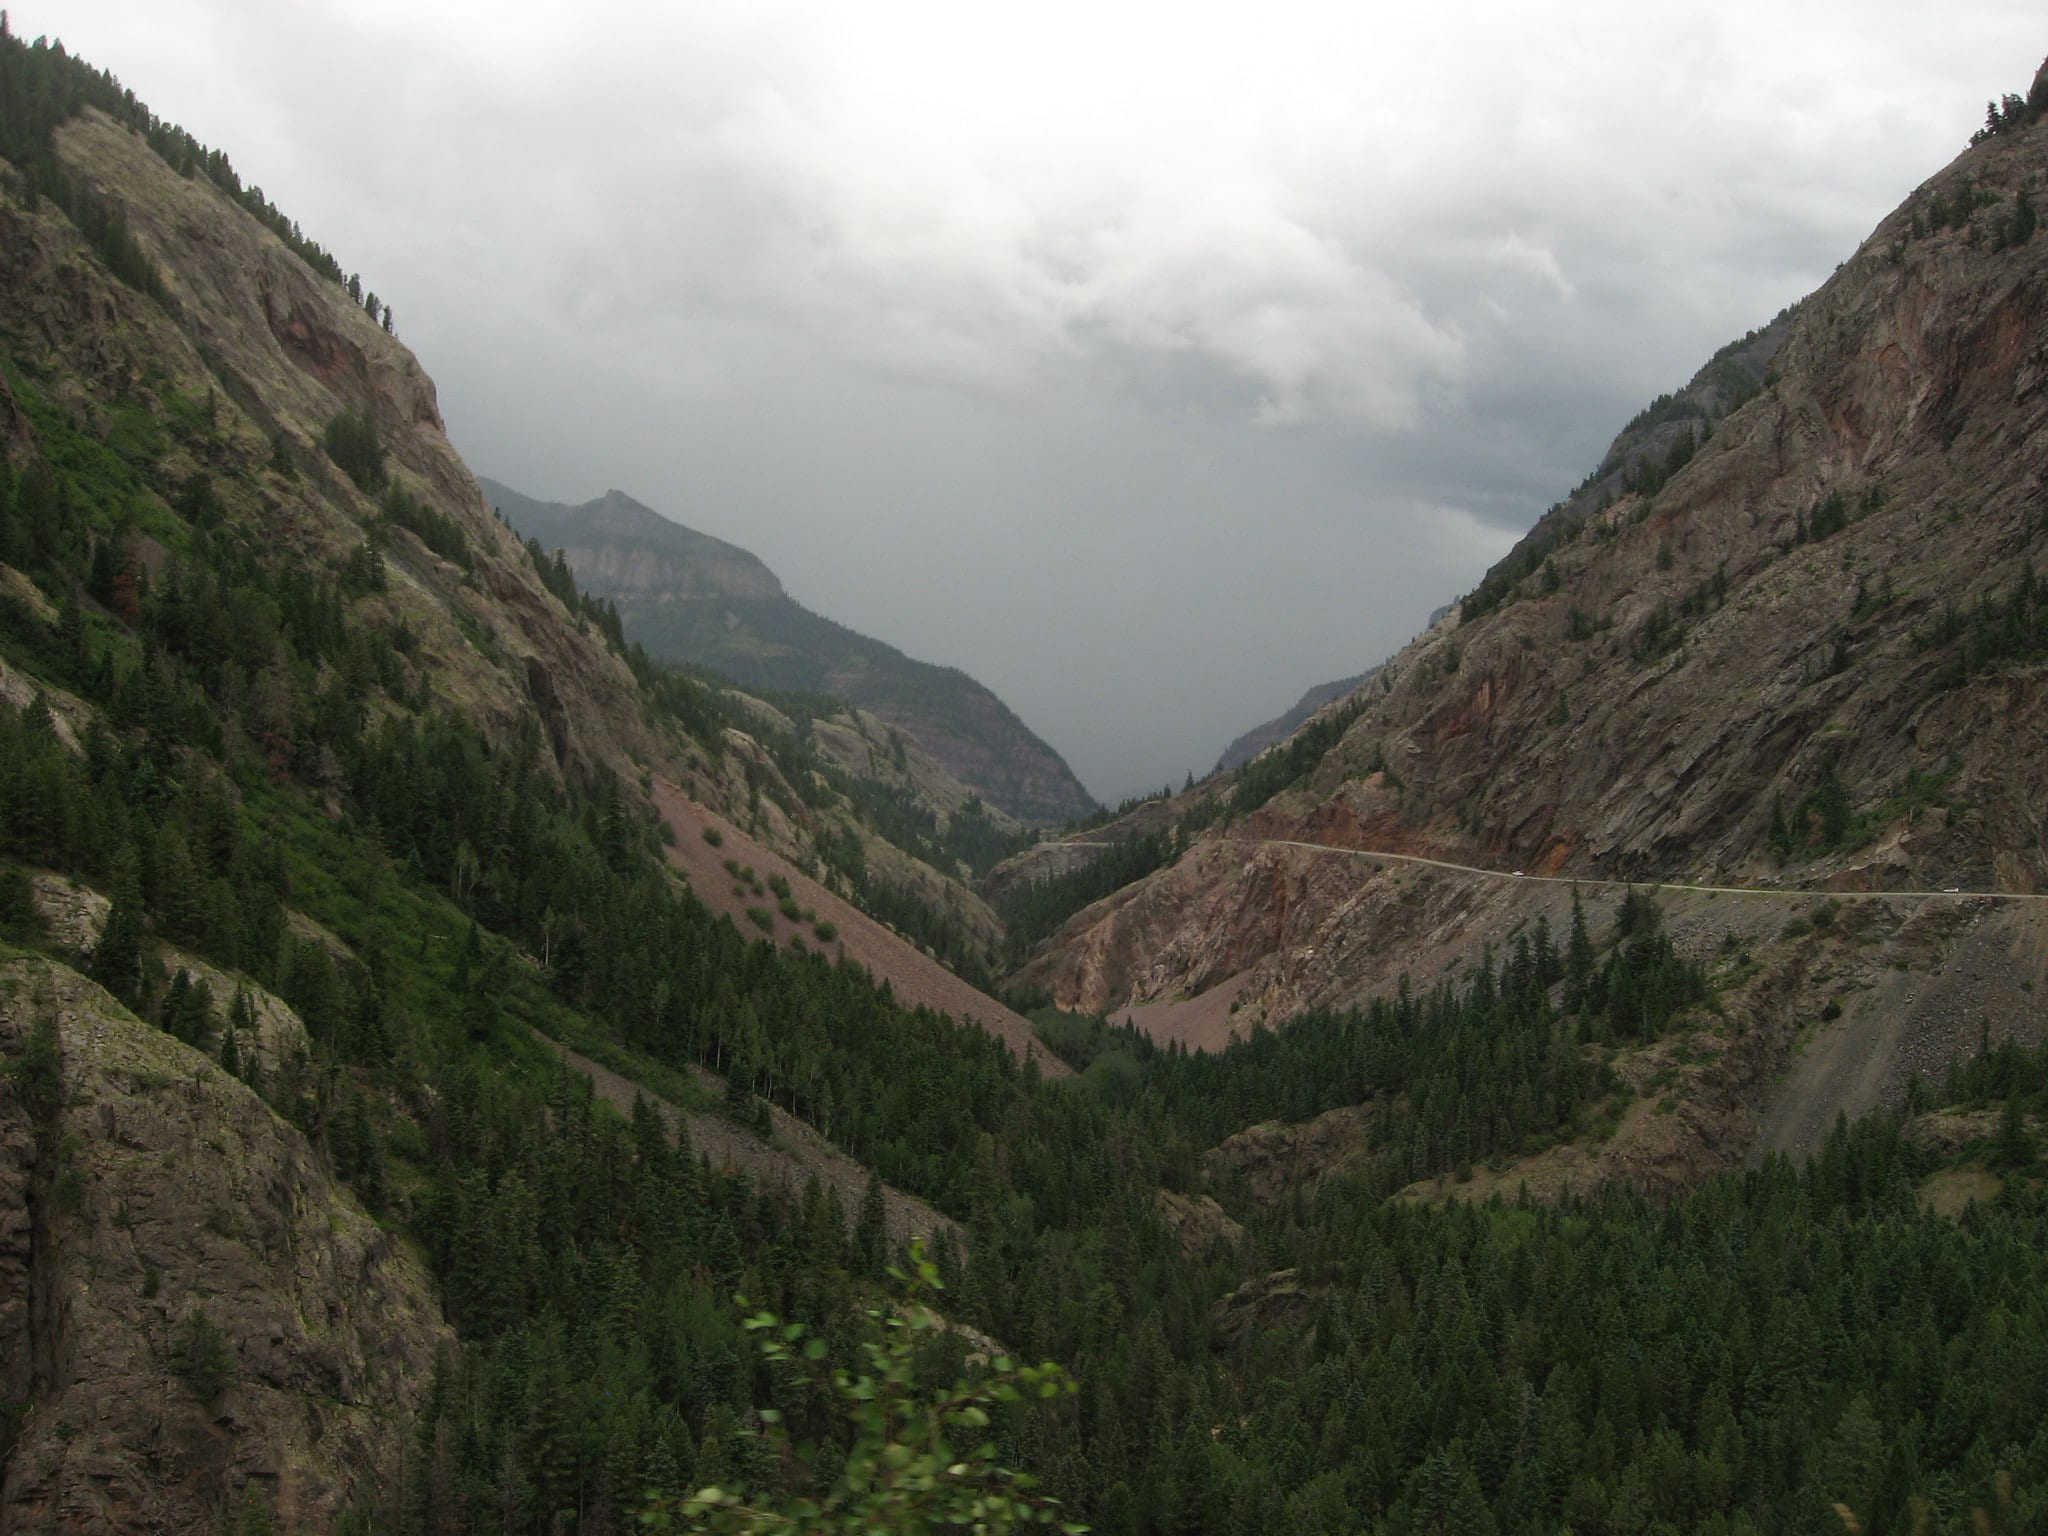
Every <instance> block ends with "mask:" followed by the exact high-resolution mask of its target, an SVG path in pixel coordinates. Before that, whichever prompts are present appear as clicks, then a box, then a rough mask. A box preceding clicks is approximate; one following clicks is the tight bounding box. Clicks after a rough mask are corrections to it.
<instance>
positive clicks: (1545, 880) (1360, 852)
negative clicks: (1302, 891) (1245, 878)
mask: <svg viewBox="0 0 2048 1536" xmlns="http://www.w3.org/2000/svg"><path fill="white" fill-rule="evenodd" d="M1217 841H1218V842H1222V843H1236V844H1239V845H1241V846H1244V847H1249V848H1303V849H1306V850H1307V851H1308V852H1310V853H1342V854H1348V855H1350V856H1351V857H1352V858H1354V859H1384V860H1386V861H1388V862H1389V863H1394V864H1421V865H1424V866H1426V867H1428V868H1430V869H1447V870H1449V871H1451V872H1452V873H1453V874H1458V875H1477V876H1479V877H1480V878H1481V879H1485V880H1522V881H1530V882H1533V883H1536V884H1539V885H1583V886H1589V887H1592V886H1611V887H1614V888H1615V889H1618V890H1626V889H1629V888H1631V887H1633V888H1634V889H1636V890H1639V891H1699V892H1701V893H1703V894H1705V895H1709V896H1766V897H1776V898H1777V899H1779V900H1781V901H1782V900H1802V899H1804V898H1807V897H1812V896H1827V897H1831V898H1833V899H1834V900H1836V901H2048V892H2034V891H1965V890H1961V889H1956V890H1946V891H1829V890H1811V889H1807V888H1803V887H1788V888H1784V889H1779V888H1776V887H1772V886H1763V885H1685V884H1681V883H1680V882H1678V881H1673V880H1609V879H1606V878H1604V877H1602V876H1599V875H1525V874H1522V873H1521V872H1520V871H1510V870H1504V869H1481V868H1479V867H1478V866H1477V865H1475V864H1454V863H1452V862H1451V861H1450V860H1449V859H1430V858H1424V857H1423V856H1422V855H1421V854H1419V853H1380V852H1377V851H1375V850H1373V849H1371V848H1343V847H1339V846H1338V845H1337V844H1335V843H1303V842H1296V841H1295V840H1293V839H1292V838H1285V837H1224V838H1218V839H1217ZM1045 846H1047V847H1052V846H1062V847H1067V848H1114V847H1116V846H1117V845H1116V844H1115V843H1084V842H1080V841H1072V842H1066V843H1063V844H1058V845H1054V844H1046V845H1045Z"/></svg>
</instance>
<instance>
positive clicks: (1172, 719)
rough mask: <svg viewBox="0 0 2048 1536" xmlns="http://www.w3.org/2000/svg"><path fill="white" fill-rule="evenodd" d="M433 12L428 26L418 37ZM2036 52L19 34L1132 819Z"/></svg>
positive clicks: (264, 20)
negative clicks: (978, 692)
mask: <svg viewBox="0 0 2048 1536" xmlns="http://www.w3.org/2000/svg"><path fill="white" fill-rule="evenodd" d="M423 9H425V14H421V12H422V10H423ZM2039 20H2040V17H2039V12H2038V7H2037V5H2035V4H2032V3H2029V4H2000V3H1984V4H1975V5H1959V6H1949V7H1944V8H1940V9H1939V10H1937V8H1934V7H1929V6H1926V5H1924V4H1918V5H1912V4H1904V3H1894V0H1875V3H1861V4H1846V3H1843V4H1827V5H1819V4H1798V3H1783V0H1779V3H1774V4H1769V5H1765V4H1752V3H1748V0H1737V3H1731V4H1723V5H1721V6H1718V7H1714V8H1711V9H1706V8H1697V7H1694V8H1685V9H1683V10H1682V11H1681V10H1680V9H1679V8H1673V7H1651V6H1644V5H1641V4H1640V3H1636V4H1630V5H1621V4H1597V3H1588V4H1574V5H1570V6H1530V5H1527V4H1478V3H1454V4H1439V5H1435V6H1432V7H1427V8H1425V7H1419V6H1418V7H1405V8H1393V7H1387V6H1381V5H1336V4H1330V5H1304V4H1266V5H1262V6H1259V7H1252V6H1250V5H1236V6H1227V7H1226V6H1201V5H1188V4H1175V5H1164V4H1160V5H1149V4H1148V5H1126V6H1103V5H1099V4H1090V5H1081V4H1068V3H1064V0H1047V3H1037V4H1033V5H1030V6H1014V7H1002V8H997V7H991V6H963V5H960V4H958V3H957V0H954V3H951V4H899V3H891V0H868V3H864V4H862V5H858V6H845V5H825V4H813V5H784V4H765V3H748V4H720V3H709V4H686V5H679V6H663V7H654V6H646V5H639V4H628V3H623V0H595V3H587V4H584V5H581V6H576V7H562V6H537V5H527V4H524V3H522V0H501V3H498V4H493V5H489V6H485V5H480V4H437V5H433V6H432V7H431V8H421V7H418V6H416V5H413V4H398V3H392V0H373V3H368V4H364V3H351V4H348V5H342V4H340V3H338V0H302V3H294V4H276V3H255V0H191V3H186V4H180V5H178V6H175V7H170V6H164V5H162V4H161V3H148V0H65V3H63V4H62V5H58V6H50V5H47V4H44V3H31V4H29V5H26V6H17V7H15V8H14V17H13V23H14V27H15V30H16V31H17V32H19V33H22V34H25V35H34V34H35V33H37V32H38V31H44V32H49V33H51V34H52V35H56V36H61V37H62V38H63V39H64V40H65V41H66V42H67V44H69V45H70V46H72V47H73V48H74V49H76V50H77V51H79V52H82V53H84V54H85V55H86V56H87V57H88V58H90V59H92V60H93V61H94V62H96V63H100V64H104V65H106V66H108V67H110V68H112V69H113V70H114V71H115V72H116V73H118V74H119V75H121V77H122V78H123V80H124V81H125V82H126V83H127V84H129V85H130V86H132V87H134V88H135V89H136V90H137V91H138V93H139V94H141V95H142V96H144V97H145V99H147V100H148V101H149V102H150V103H151V105H152V106H153V107H154V108H155V109H156V110H157V111H158V112H160V113H161V114H163V115H164V116H166V117H169V118H172V119H174V120H176V121H179V122H182V123H184V124H185V125H186V126H187V127H189V128H191V129H192V130H193V131H194V132H195V133H196V134H198V135H199V136H200V137H201V138H203V139H205V140H207V141H209V142H211V143H214V144H216V145H218V146H220V147H222V148H225V149H226V150H227V151H228V152H229V153H230V155H232V156H233V158H234V160H235V162H236V164H237V166H238V168H239V169H240V170H241V171H242V173H243V175H244V177H245V179H248V180H251V181H254V182H257V183H260V184H261V185H262V186H263V187H264V189H265V190H266V192H267V193H268V194H269V195H270V196H271V197H272V198H273V200H275V201H276V202H278V203H279V204H280V205H281V206H283V207H284V208H285V209H286V210H287V211H288V212H289V213H291V214H292V215H293V216H294V217H296V218H298V219H299V220H300V222H301V223H302V224H303V225H304V227H305V228H306V230H307V231H308V232H309V233H310V234H312V235H313V236H314V237H315V238H317V239H319V240H321V241H322V242H323V243H325V244H326V245H328V246H329V247H330V248H331V249H333V250H334V251H335V252H336V254H337V255H338V256H339V258H340V259H341V261H342V263H343V265H344V266H345V267H349V268H352V269H359V270H360V271H361V272H362V274H363V277H364V280H365V282H366V284H367V285H368V286H369V287H371V288H372V289H374V290H375V291H376V292H378V293H379V294H380V295H381V296H383V297H384V298H385V299H387V300H388V301H390V302H391V303H392V304H393V306H394V308H395V312H396V318H397V324H398V329H399V331H400V333H401V334H402V335H403V336H404V337H405V338H406V339H407V340H408V341H409V342H410V343H411V344H412V345H413V347H414V348H415V350H416V351H417V352H418V353H419V354H420V356H421V359H422V361H423V362H424V363H425V364H426V366H427V368H428V369H429V371H430V372H432V373H433V375H434V377H435V378H436V380H437V382H438V383H439V386H440V390H441V402H442V407H443V410H444V412H445V414H446V416H447V418H448V421H449V425H450V430H451V432H452V433H453V434H454V436H455V439H456V442H457V444H458V446H459V447H460V448H461V449H462V450H463V452H464V454H465V455H466V456H467V457H468V459H469V460H470V462H471V464H472V465H473V467H475V468H476V469H477V470H479V471H480V472H482V473H487V474H491V475H494V476H496V477H498V478H500V479H502V480H505V481H507V482H509V483H511V484H513V485H516V486H519V487H521V488H522V489H524V490H527V491H529V492H531V493H533V494H536V495H540V496H545V497H549V498H554V499H561V500H569V501H580V500H583V499H585V498H587V497H589V496H593V495H596V494H598V493H599V492H601V491H602V490H604V489H605V488H607V487H611V486H617V487H619V488H621V489H624V490H627V491H629V492H631V493H632V494H634V495H636V496H638V497H639V498H640V499H642V500H644V501H646V502H648V503H650V504H651V505H653V506H655V507H657V508H659V509H660V510H662V511H664V512H667V513H669V514H670V515H672V516H674V517H676V518H677V519H679V520H681V521H683V522H686V523H689V524H691V525H692V526H694V527H698V528H701V529H704V530H705V531H707V532H711V533H715V534H718V535H720V536H722V537H725V538H729V539H732V540H734V541H736V542H738V543H741V544H744V545H746V546H747V547H749V548H751V549H753V550H754V551H755V552H756V553H758V554H760V555H761V556H762V557H763V558H764V559H766V560H767V561H768V562H769V563H770V564H771V565H772V566H773V567H774V568H775V569H776V570H777V571H778V573H780V574H781V575H782V577H783V579H784V581H785V582H786V584H787V585H788V586H789V588H790V590H791V592H792V594H793V595H795V596H796V597H797V598H799V600H801V601H803V602H805V603H807V604H809V605H810V606H812V607H814V608H816V609H818V610H819V611H821V612H824V613H826V614H829V615H830V616H832V617H834V618H837V619H839V620H841V621H842V622H845V623H848V624H851V625H853V626H855V627H856V628H859V629H862V630H865V631H867V632H869V633H871V634H874V635H877V636H879V637H880V638H883V639H886V640H888V641H890V642H892V643H894V644H896V645H898V646H900V647H902V648H903V649H905V650H907V651H909V652H911V653H912V654H914V655H918V656H922V657H925V658H927V659H930V660H935V661H941V662H946V663H951V664H954V665H958V666H961V667H964V668H966V669H967V670H968V671H970V672H972V673H974V674H975V675H976V676H978V677H980V678H981V679H982V680H983V681H984V682H986V683H988V684H989V685H990V686H991V687H993V688H995V689H996V691H997V692H998V693H1000V694H1001V695H1003V697H1004V698H1005V699H1007V700H1008V701H1009V702H1010V703H1011V704H1012V706H1013V707H1015V708H1016V709H1017V710H1018V712H1019V713H1020V714H1021V715H1022V716H1023V717H1024V718H1025V720H1026V721H1027V722H1028V723H1029V724H1031V725H1032V726H1033V727H1034V728H1035V729H1037V730H1038V731H1039V732H1040V734H1042V735H1044V736H1045V737H1046V738H1047V739H1048V740H1050V741H1051V742H1052V743H1053V744H1054V745H1055V746H1056V747H1058V748H1059V749H1060V750H1061V751H1062V752H1063V753H1065V754H1066V756H1067V757H1068V759H1069V761H1070V762H1072V763H1073V765H1074V767H1075V768H1076V770H1077V771H1078V772H1079V773H1080V774H1081V776H1082V778H1083V780H1084V781H1085V782H1086V783H1087V784H1088V785H1089V787H1090V788H1091V789H1092V790H1094V791H1095V792H1096V793H1097V794H1098V795H1101V796H1104V797H1106V798H1108V799H1111V800H1114V799H1116V798H1118V797H1120V796H1122V795H1125V794H1129V793H1132V792H1134V791H1139V790H1142V789H1145V788H1149V787H1154V786H1156V785H1158V784H1160V783H1162V782H1165V781H1167V780H1169V779H1171V780H1173V781H1175V782H1178V780H1179V778H1180V776H1181V774H1182V772H1183V771H1185V770H1187V769H1189V768H1193V769H1195V770H1196V771H1198V772H1199V771H1200V770H1201V769H1203V768H1204V767H1206V766H1207V765H1208V764H1209V763H1210V762H1212V761H1213V760H1214V758H1215V755H1216V753H1217V752H1218V751H1219V750H1220V748H1221V747H1222V746H1223V744H1224V743H1225V742H1226V741H1227V740H1228V739H1229V738H1230V737H1232V736H1233V735H1235V734H1236V733H1237V732H1238V731H1240V730H1242V729H1244V728H1245V727H1247V726H1249V725H1252V724H1254V723H1256V722H1257V721H1259V720H1261V719H1263V718H1265V717H1267V716H1269V715H1272V714H1275V713H1277V712H1278V711H1279V710H1280V709H1282V708H1283V707H1285V706H1286V705H1287V704H1289V703H1291V702H1292V701H1293V699H1294V697H1295V696H1296V695H1297V694H1298V693H1299V692H1300V691H1301V690H1302V689H1303V688H1305V687H1307V686H1308V685H1309V684H1311V683H1314V682H1318V681H1321V680H1322V679H1324V678H1327V677H1333V676H1339V675H1343V674H1346V673H1350V672H1356V671H1359V670H1361V669H1362V668H1364V667H1365V666H1367V665H1369V664H1371V663H1372V662H1375V661H1377V660H1379V659H1381V658H1382V657H1383V656H1384V655H1386V654H1387V653H1388V652H1389V651H1390V650H1392V649H1393V648H1395V647H1396V646H1398V645H1399V644H1400V643H1401V642H1402V641H1403V640H1405V639H1406V638H1407V637H1408V636H1409V635H1410V634H1411V633H1413V632H1414V631H1415V629H1416V628H1417V627H1419V625H1420V624H1421V623H1422V621H1423V619H1424V618H1425V616H1426V615H1427V614H1428V613H1429V611H1430V610H1431V609H1433V608H1435V607H1437V606H1438V605H1440V604H1442V603H1444V602H1446V601H1448V600H1450V599H1451V598H1452V597H1454V596H1456V595H1457V594H1458V593H1459V592H1460V591H1463V590H1465V589H1467V588H1469V587H1470V586H1471V585H1472V583H1473V582H1474V581H1475V580H1476V578H1477V577H1478V575H1479V574H1480V572H1481V571H1482V570H1483V569H1484V568H1485V566H1486V565H1487V564H1488V563H1489V562H1490V561H1491V560H1492V559H1493V558H1495V557H1496V556H1497V555H1498V554H1499V553H1501V552H1502V551H1503V550H1504V549H1505V548H1506V547H1507V545H1508V544H1509V543H1511V542H1512V540H1513V539H1514V537H1515V536H1516V535H1518V534H1519V533H1520V532H1521V531H1522V530H1523V529H1524V528H1526V527H1527V525H1528V524H1529V523H1530V522H1531V521H1533V520H1534V518H1535V517H1536V516H1537V515H1538V514H1539V513H1541V511H1542V510H1543V509H1544V507H1546V506H1547V505H1548V504H1549V503H1550V502H1551V501H1553V500H1554V499H1556V498H1557V497H1558V496H1559V495H1561V494H1562V493H1563V492H1564V491H1566V490H1567V489H1568V488H1569V487H1570V486H1571V485H1572V484H1573V483H1575V482H1576V481H1577V480H1578V479H1579V477H1580V476H1581V475H1582V474H1583V473H1584V472H1585V471H1586V470H1587V469H1589V468H1590V467H1591V466H1592V464H1593V462H1594V460H1595V459H1596V458H1597V457H1598V455H1599V453H1600V452H1601V450H1602V449H1603V448H1604V447H1605V444H1606V442H1607V440H1608V438H1609V437H1610V436H1611V435H1612V434H1613V432H1614V431H1615V430H1616V429H1617V428H1618V427H1619V425H1620V424H1621V422H1622V421H1624V420H1625V419H1626V418H1627V417H1628V416H1630V415H1632V414H1633V413H1634V411H1635V410H1636V409H1637V408H1639V407H1640V406H1641V405H1643V404H1645V403H1647V401H1648V400H1649V399H1650V398H1651V397H1652V396H1654V395H1655V394H1657V393H1658V392H1660V391H1662V390H1665V389H1668V388H1672V387H1675V386H1676V385H1678V384H1680V383H1682V382H1683V381H1684V380H1685V379H1686V377H1688V376H1689V375H1690V373H1691V372H1692V371H1693V369H1694V368H1695V367H1697V366H1698V365H1699V364H1700V363H1701V362H1703V361H1704V360H1705V359H1706V357H1707V355H1708V354H1709V353H1710V352H1712V351H1713V349H1714V348H1715V347H1717V346H1718V345H1720V344H1721V343H1722V342H1724V341H1727V340H1729V339H1731V338H1732V337H1734V336H1738V335H1740V334H1742V333H1743V332H1745V331H1747V330H1749V329H1750V328H1752V327H1754V326H1757V325H1761V324H1762V323H1764V322H1765V321H1767V320H1768V319H1769V318H1770V317H1771V316H1772V315H1773V314H1774V313H1775V312H1776V311H1777V310H1779V309H1780V308H1782V307H1783V306H1784V305H1785V304H1787V303H1790V302H1792V301H1793V300H1795V299H1797V298H1799V297H1800V296H1802V295H1803V294H1805V293H1806V292H1808V291H1810V290H1811V289H1812V288H1813V287H1814V286H1816V285H1817V284H1818V283H1819V282H1820V281H1821V280H1822V279H1824V278H1825V277H1826V275H1827V274H1828V272H1829V271H1830V270H1831V269H1832V268H1833V266H1834V265H1835V264H1836V263H1837V262H1839V261H1840V260H1842V259H1843V258H1845V257H1846V256H1847V255H1848V254H1849V253H1850V252H1851V251H1852V250H1853V249H1854V247H1855V245H1856V243H1857V242H1858V241H1859V240H1860V239H1861V238H1862V237H1863V235H1864V234H1865V233H1867V232H1868V230H1869V229H1870V227H1871V226H1872V225H1873V224H1874V223H1875V222H1876V221H1877V219H1878V218H1880V217H1881V216H1882V215H1883V214H1884V213H1885V212H1886V211H1888V210H1889V209H1890V208H1891V207H1893V206H1894V205H1895V204H1897V203H1898V202H1899V201H1900V200H1901V199H1902V198H1903V197H1904V196H1905V194H1906V193H1907V192H1908V191H1909V190H1910V189H1911V188H1912V187H1913V186H1914V185H1916V184H1917V183H1918V182H1920V181H1921V180H1923V179H1924V178H1925V177H1927V176H1928V175H1930V174H1932V173H1933V172H1934V171H1936V170H1937V169H1939V168H1940V166H1941V165H1942V164H1943V163H1945V162H1946V161H1947V160H1948V159H1949V158H1951V157H1952V156H1953V154H1954V153H1956V152H1957V151H1958V150H1959V149H1960V148H1961V147H1962V145H1963V143H1964V141H1965V139H1966V138H1967V136H1968V134H1969V132H1970V130H1971V129H1972V128H1973V127H1975V126H1976V124H1977V123H1978V122H1979V121H1980V120H1981V116H1982V110H1983V102H1984V100H1985V99H1986V98H1987V97H1989V96H1993V95H1997V94H2000V93H2002V92H2005V91H2008V90H2017V89H2023V88H2024V87H2025V84H2026V81H2027V80H2028V79H2029V78H2030V77H2031V73H2032V70H2033V68H2034V67H2035V65H2036V64H2037V63H2038V62H2039V53H2040V50H2041V47H2042V40H2041V37H2040V33H2039Z"/></svg>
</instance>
